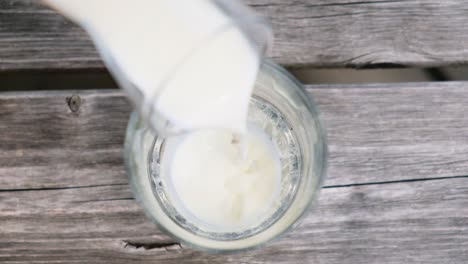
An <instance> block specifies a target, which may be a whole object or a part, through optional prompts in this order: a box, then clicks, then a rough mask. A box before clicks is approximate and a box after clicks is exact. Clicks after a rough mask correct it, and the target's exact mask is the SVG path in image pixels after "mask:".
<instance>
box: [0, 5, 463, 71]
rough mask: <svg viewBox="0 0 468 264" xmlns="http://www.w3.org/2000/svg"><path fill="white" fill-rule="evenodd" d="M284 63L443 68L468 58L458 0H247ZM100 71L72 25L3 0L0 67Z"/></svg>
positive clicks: (92, 51)
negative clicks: (268, 23)
mask: <svg viewBox="0 0 468 264" xmlns="http://www.w3.org/2000/svg"><path fill="white" fill-rule="evenodd" d="M247 3H248V4H250V5H251V6H252V7H254V8H255V9H256V10H257V11H258V12H259V13H260V14H262V15H264V16H266V17H267V18H268V19H269V20H270V21H271V24H272V26H273V28H274V33H275V42H274V47H273V49H272V50H271V52H270V53H269V54H268V56H269V57H271V58H273V59H274V60H275V61H277V62H278V63H281V64H283V65H286V66H289V67H307V66H314V67H342V66H346V67H381V66H385V67H387V66H402V65H404V66H440V65H452V64H466V63H467V61H468V50H467V48H466V46H467V45H466V43H468V33H467V30H466V27H467V25H468V16H467V15H466V10H468V3H467V2H466V1H462V0H445V1H437V0H372V1H357V0H302V1H282V0H248V1H247ZM31 69H36V70H102V69H104V67H103V64H102V62H101V61H100V59H99V57H98V55H97V54H96V51H95V49H94V46H93V44H92V43H91V42H90V40H89V38H88V37H87V35H86V34H85V33H84V32H83V31H82V30H81V29H80V28H78V27H77V26H75V25H73V24H72V23H70V22H67V20H66V19H64V18H63V17H61V16H60V15H58V14H57V13H55V12H54V11H51V10H49V9H47V8H45V7H44V6H42V5H40V3H39V1H35V0H10V1H0V71H11V70H31Z"/></svg>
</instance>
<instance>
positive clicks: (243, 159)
mask: <svg viewBox="0 0 468 264" xmlns="http://www.w3.org/2000/svg"><path fill="white" fill-rule="evenodd" d="M45 2H46V3H47V4H49V5H50V6H52V7H53V8H55V9H56V10H58V11H59V12H61V13H62V14H64V15H66V16H67V17H69V18H70V19H71V20H73V21H74V22H76V23H77V24H79V25H81V26H82V27H83V28H84V29H85V30H86V31H87V32H88V34H89V35H90V36H91V38H92V39H93V41H94V43H95V45H96V47H97V49H98V51H99V53H100V54H101V56H102V57H103V60H104V63H105V64H106V65H107V66H108V68H109V70H110V71H111V73H112V74H113V75H114V77H115V78H116V80H117V81H118V82H119V84H120V85H121V86H122V88H123V89H124V90H126V91H127V94H128V95H129V97H130V98H131V100H132V101H133V103H134V104H135V105H136V107H137V108H138V110H139V111H140V114H141V115H143V116H146V119H147V120H149V122H154V123H157V122H161V120H164V122H165V124H166V123H170V124H171V127H172V128H171V130H172V131H184V132H187V133H184V134H183V135H178V136H174V137H170V138H169V139H168V144H167V147H166V149H167V153H168V155H166V157H165V158H164V159H163V162H164V163H165V164H166V167H167V168H168V171H169V172H168V175H169V177H168V179H167V181H168V182H170V183H171V184H172V186H174V188H173V189H174V191H173V197H172V198H173V199H174V201H177V202H178V203H180V204H181V207H183V208H185V209H186V211H188V214H190V215H192V216H193V217H195V218H197V219H199V220H200V221H204V222H206V223H208V224H211V225H214V226H218V227H219V228H221V229H223V228H224V229H230V230H234V229H237V228H239V227H240V226H245V225H247V224H248V223H249V222H251V221H254V220H255V217H257V216H258V214H260V213H261V212H262V211H264V210H266V208H268V206H270V205H271V203H272V201H273V199H274V198H275V196H276V195H278V190H279V184H280V168H279V164H280V163H279V157H278V155H277V153H276V151H275V148H274V146H272V143H271V140H270V139H268V138H267V137H266V136H265V135H264V133H263V132H262V131H261V130H260V129H257V128H252V129H248V126H247V113H248V105H249V100H250V97H251V95H252V90H253V87H254V83H255V79H256V76H257V73H258V69H259V64H260V54H259V52H258V50H257V48H256V47H255V46H254V45H252V41H251V39H249V38H248V36H247V35H246V34H245V31H243V30H242V29H241V28H240V27H239V26H238V24H237V23H236V21H234V19H233V18H232V17H230V16H229V15H228V14H227V13H226V10H223V9H222V8H221V7H220V5H218V4H217V1H209V0H135V1H129V0H46V1H45ZM233 3H234V2H233ZM239 6H240V5H239ZM152 126H153V128H156V130H158V132H162V131H160V130H161V129H162V130H164V124H163V125H161V124H152ZM233 135H243V136H242V137H240V138H242V141H243V147H242V148H239V146H238V144H236V142H237V141H238V140H239V138H238V137H237V136H233ZM240 150H242V151H240ZM240 152H244V153H240ZM208 186H210V187H209V188H207V187H208Z"/></svg>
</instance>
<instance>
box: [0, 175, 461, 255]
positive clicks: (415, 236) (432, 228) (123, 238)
mask: <svg viewBox="0 0 468 264" xmlns="http://www.w3.org/2000/svg"><path fill="white" fill-rule="evenodd" d="M467 186H468V178H459V179H444V180H428V181H419V182H411V183H393V184H371V185H364V186H355V187H345V188H326V189H323V190H322V193H321V197H320V198H319V201H318V202H317V206H316V208H315V209H314V210H313V211H312V212H310V213H309V214H308V215H307V217H306V218H305V219H304V220H303V222H302V223H301V224H300V226H299V227H298V228H297V229H295V230H293V231H292V232H290V233H289V234H287V235H286V236H285V237H283V238H282V239H280V240H277V241H275V242H273V243H271V244H270V245H268V246H267V247H265V248H263V249H259V250H255V251H250V252H246V253H241V254H237V255H210V254H205V253H199V252H194V251H193V250H190V249H188V248H185V247H183V246H182V247H181V246H180V245H178V244H176V243H174V242H173V241H171V240H170V239H169V238H167V237H166V236H164V235H162V234H160V232H159V231H158V230H157V229H156V228H155V227H153V226H152V224H150V223H149V221H148V220H146V218H145V217H144V215H143V213H142V212H141V210H140V209H139V208H138V206H137V205H136V203H135V202H133V201H131V200H118V199H117V200H112V201H105V200H104V201H98V200H99V199H105V198H106V197H111V196H109V194H107V193H106V192H103V191H102V190H99V189H89V190H88V191H87V192H86V193H82V192H81V191H79V190H73V191H70V193H67V192H68V190H53V191H50V190H44V191H33V192H28V193H27V194H26V193H17V192H14V191H13V192H5V193H3V194H2V196H1V198H0V201H1V203H0V205H1V211H0V212H1V214H0V233H1V234H2V235H1V236H0V261H1V262H2V263H44V262H47V263H74V262H80V263H95V262H99V263H273V262H274V263H288V264H289V263H298V264H302V263H317V264H322V263H323V264H330V263H332V264H333V263H336V264H338V263H340V264H341V263H349V264H358V263H379V264H381V263H394V264H399V263H465V262H466V259H468V207H467V206H466V203H467V201H468V187H467ZM108 188H109V189H110V188H115V193H116V194H118V193H119V192H120V191H123V192H124V193H128V190H126V189H127V188H124V189H125V190H122V188H117V187H108ZM73 192H75V193H73ZM93 192H95V194H93ZM86 194H92V196H98V197H99V198H98V199H97V201H88V202H81V201H79V203H74V202H76V201H78V200H79V199H83V198H86ZM37 196H40V197H41V198H40V199H39V200H36V197H37ZM50 196H53V197H54V198H51V197H50ZM74 200H75V201H74ZM37 204H41V205H37ZM37 207H44V208H42V210H38V211H35V209H37ZM30 210H31V212H30ZM7 211H8V212H9V213H7ZM136 247H139V248H136ZM144 247H147V249H145V248H144Z"/></svg>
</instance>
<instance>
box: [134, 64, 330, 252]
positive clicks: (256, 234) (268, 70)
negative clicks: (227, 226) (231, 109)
mask: <svg viewBox="0 0 468 264" xmlns="http://www.w3.org/2000/svg"><path fill="white" fill-rule="evenodd" d="M248 122H249V123H252V124H254V125H256V126H257V127H261V128H262V129H263V130H264V132H265V133H266V134H267V135H268V136H269V137H270V139H271V140H272V142H273V144H274V145H275V146H276V148H277V150H278V152H279V154H280V162H281V168H282V170H281V187H280V188H281V190H280V195H278V197H277V199H276V201H275V202H274V206H272V208H271V209H270V210H268V211H267V212H265V214H264V215H263V216H262V217H259V220H258V222H257V223H254V224H252V225H250V226H248V227H246V228H244V229H243V230H239V231H236V232H232V231H229V232H222V231H220V230H211V229H210V228H209V227H207V226H202V225H199V224H198V223H197V222H196V221H193V219H190V217H188V216H187V215H186V214H184V212H182V211H181V210H179V208H178V207H177V206H176V205H175V204H174V203H173V202H172V201H171V199H170V198H169V195H168V191H169V190H168V188H169V187H168V184H167V182H165V180H164V177H163V176H164V175H163V174H164V173H165V172H164V170H162V169H161V164H160V162H161V160H162V156H163V155H164V142H165V138H164V137H161V136H158V135H156V134H155V133H154V132H152V130H151V129H149V128H148V126H147V123H146V122H144V121H143V120H142V119H141V118H140V116H139V114H138V113H137V112H134V113H132V115H131V117H130V121H129V123H128V128H127V136H126V140H125V163H126V168H127V173H128V176H129V179H130V184H131V188H132V190H133V192H134V195H135V197H136V200H137V201H138V202H139V203H140V204H141V206H142V207H143V208H144V210H145V212H146V213H147V215H148V216H149V217H150V218H151V219H152V220H153V221H154V222H156V223H157V224H158V225H159V227H160V228H161V229H163V230H164V231H165V232H166V233H167V234H169V235H171V236H172V237H174V238H175V239H176V240H178V241H180V242H181V243H183V244H185V245H188V246H190V247H193V248H196V249H200V250H204V251H208V252H231V251H240V250H245V249H251V248H256V247H258V246H260V245H263V244H264V243H266V242H268V241H270V240H272V239H274V238H276V237H278V236H280V235H281V234H283V233H285V232H286V231H287V230H289V229H290V228H291V227H293V226H295V225H296V224H297V222H298V220H299V219H300V218H301V216H303V215H304V214H305V212H307V210H308V208H309V207H310V205H311V204H312V201H313V200H314V199H315V197H316V196H317V193H318V191H319V189H320V187H321V184H322V182H323V180H324V177H325V170H326V157H327V145H326V137H325V132H324V130H323V128H322V125H321V124H320V120H319V113H318V111H317V109H316V107H315V105H314V103H313V101H312V99H311V98H310V96H309V94H308V93H306V92H305V91H304V89H303V87H302V85H301V84H300V83H299V82H298V81H297V80H296V79H295V78H294V77H293V76H291V75H290V74H289V73H288V72H286V71H285V70H284V69H283V68H281V67H280V66H277V65H275V64H273V63H272V62H270V61H264V62H263V63H262V66H261V69H260V72H259V74H258V77H257V81H256V83H255V88H254V92H253V96H252V99H251V102H250V109H249V116H248ZM206 186H207V188H209V183H206Z"/></svg>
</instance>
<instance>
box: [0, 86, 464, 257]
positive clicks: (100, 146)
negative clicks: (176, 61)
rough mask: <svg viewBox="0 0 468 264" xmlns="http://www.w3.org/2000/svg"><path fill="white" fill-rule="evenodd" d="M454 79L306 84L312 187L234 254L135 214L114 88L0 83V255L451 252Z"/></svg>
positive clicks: (460, 131)
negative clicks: (294, 210)
mask: <svg viewBox="0 0 468 264" xmlns="http://www.w3.org/2000/svg"><path fill="white" fill-rule="evenodd" d="M467 85H468V83H460V82H454V83H417V84H404V85H402V84H393V85H359V86H357V85H356V86H308V87H307V89H308V90H309V91H310V92H311V93H312V95H313V96H314V98H315V101H316V102H317V104H318V105H319V107H320V109H321V115H322V118H323V119H324V121H325V123H326V128H327V130H328V140H329V147H330V158H329V175H328V179H327V180H326V183H325V185H326V187H325V188H324V189H323V190H322V192H321V195H320V198H319V201H318V202H317V204H316V206H315V208H314V209H313V211H312V212H310V213H309V214H308V215H307V217H306V218H305V219H304V220H303V222H302V224H301V225H300V226H299V228H297V229H295V230H294V231H292V232H291V233H289V234H287V235H286V236H285V237H284V238H282V239H280V240H278V241H276V242H274V243H271V244H269V245H268V246H267V247H266V248H263V249H259V250H255V251H250V252H246V253H241V254H237V255H209V254H205V253H199V252H195V251H192V250H190V249H188V248H185V247H184V246H181V245H179V244H178V243H177V242H175V241H173V240H172V239H170V238H169V237H168V236H166V235H164V234H162V233H161V232H160V231H159V230H158V229H157V228H156V227H155V226H154V225H153V224H152V223H151V222H150V221H149V220H148V219H147V218H146V217H145V216H144V213H143V212H142V210H141V209H140V208H139V207H138V205H137V204H136V202H135V201H134V200H133V196H132V194H131V192H130V190H129V187H128V185H127V182H128V181H127V178H126V175H125V172H124V168H123V161H122V156H123V154H122V145H123V139H124V133H125V126H126V122H127V120H128V116H129V112H130V109H131V107H130V105H129V104H128V102H127V101H126V99H125V98H124V96H123V95H122V94H121V93H120V92H119V91H113V90H96V91H77V92H34V93H19V92H16V93H0V120H1V122H0V134H1V135H2V138H1V139H0V234H1V235H0V262H2V263H83V262H90V263H198V262H203V263H271V262H278V263H319V264H321V263H327V264H328V263H356V264H357V263H410V262H414V263H465V262H466V260H467V259H468V208H467V207H466V204H467V201H468V176H467V175H468V173H467V172H468V161H467V160H466V159H465V158H464V157H466V156H467V151H468V143H467V142H466V138H467V136H468V129H467V128H468V124H467V123H468V118H467V117H466V115H465V113H466V112H467V110H468V109H466V108H467V107H468V102H467V101H468V87H467ZM73 102H74V103H73Z"/></svg>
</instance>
